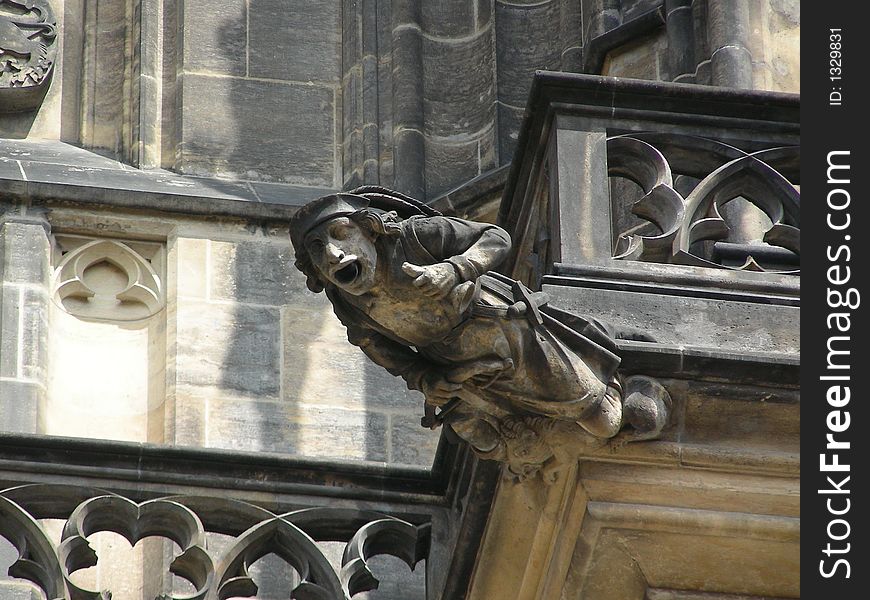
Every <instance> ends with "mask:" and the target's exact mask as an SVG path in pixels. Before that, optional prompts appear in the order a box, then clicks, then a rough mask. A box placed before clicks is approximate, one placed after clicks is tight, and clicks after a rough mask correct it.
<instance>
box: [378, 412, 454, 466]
mask: <svg viewBox="0 0 870 600" xmlns="http://www.w3.org/2000/svg"><path fill="white" fill-rule="evenodd" d="M422 406H423V404H422V402H421V403H420V414H415V415H393V416H392V417H391V418H390V462H391V463H401V464H405V465H417V466H421V467H430V466H432V462H433V461H434V459H435V451H436V450H437V449H438V441H439V440H440V439H441V430H440V429H439V430H437V431H432V430H431V429H427V428H425V427H423V426H422V425H420V417H421V416H423V415H422V412H423V410H422Z"/></svg>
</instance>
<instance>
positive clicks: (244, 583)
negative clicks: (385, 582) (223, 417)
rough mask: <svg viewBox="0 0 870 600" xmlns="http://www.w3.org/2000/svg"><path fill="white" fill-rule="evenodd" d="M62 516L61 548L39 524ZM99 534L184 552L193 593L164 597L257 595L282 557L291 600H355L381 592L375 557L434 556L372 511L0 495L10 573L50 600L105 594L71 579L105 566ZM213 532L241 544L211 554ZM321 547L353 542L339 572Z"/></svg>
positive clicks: (14, 491) (63, 491)
mask: <svg viewBox="0 0 870 600" xmlns="http://www.w3.org/2000/svg"><path fill="white" fill-rule="evenodd" d="M61 513H62V514H68V516H67V518H66V522H65V525H64V528H63V532H62V534H61V541H60V543H59V544H57V545H55V544H54V543H53V542H52V540H51V539H50V537H49V536H48V535H47V534H46V533H45V531H44V530H43V528H42V527H41V525H40V524H39V522H38V520H37V519H38V518H48V517H51V518H54V517H57V516H58V515H59V514H61ZM200 514H202V515H203V517H202V518H200ZM244 527H246V529H242V528H244ZM99 531H113V532H115V533H117V534H119V535H121V536H123V537H124V538H125V539H127V541H129V542H130V544H131V545H135V544H136V542H138V541H139V540H142V539H144V538H146V537H152V536H157V537H163V538H166V539H169V540H171V541H173V542H175V543H176V544H177V545H178V546H179V548H180V549H181V552H180V554H178V556H176V557H175V559H174V560H173V561H172V563H171V564H170V568H169V570H170V572H171V573H173V574H175V575H178V576H180V577H182V578H183V579H185V580H187V581H188V582H190V584H192V585H193V586H194V588H195V591H194V592H193V593H191V594H187V595H183V596H166V597H165V600H226V599H227V598H231V597H238V596H242V597H253V596H254V595H255V594H256V593H257V586H256V584H255V583H254V580H253V579H252V578H251V576H250V573H249V569H250V567H251V566H252V565H253V564H254V563H255V562H256V561H257V560H259V559H260V558H262V557H263V556H266V555H267V554H274V555H277V556H278V557H279V558H281V559H282V560H284V561H285V562H287V563H288V564H289V565H291V566H292V567H293V568H294V569H295V570H296V572H297V573H298V575H299V576H300V581H299V583H298V584H297V585H296V587H295V588H294V590H293V592H292V597H293V598H298V599H300V600H348V599H350V598H352V597H353V596H354V595H356V594H358V593H360V592H362V591H367V590H371V589H375V588H377V586H378V580H377V579H376V578H375V577H374V575H373V574H372V572H371V570H370V569H369V567H368V564H367V563H368V560H369V559H370V558H371V557H372V556H375V555H379V554H390V555H393V556H396V557H398V558H400V559H401V560H403V561H405V562H406V563H407V564H408V565H409V567H411V568H412V569H413V568H414V567H415V566H416V565H417V564H418V563H419V562H420V561H422V560H424V559H425V558H426V557H427V555H428V551H429V543H430V541H429V540H430V534H429V526H428V525H426V524H424V525H412V524H411V523H408V522H406V521H402V520H400V519H396V518H394V517H389V516H387V515H383V514H381V513H376V512H371V511H360V510H354V509H341V508H311V509H303V510H297V511H293V512H289V513H283V514H275V513H272V512H270V511H268V510H265V509H263V508H260V507H256V506H253V505H250V504H247V503H245V502H240V501H235V500H230V499H227V498H219V499H218V498H215V499H213V498H198V497H184V496H175V497H166V498H159V499H156V500H149V501H145V502H141V503H137V502H134V501H132V500H129V499H127V498H124V497H122V496H119V495H116V494H110V493H106V492H100V491H98V490H85V489H83V488H75V489H73V488H71V487H70V486H53V485H32V486H22V487H18V488H10V489H8V490H4V491H0V537H3V538H5V539H7V540H9V541H10V542H11V543H12V545H13V546H14V547H15V548H16V549H17V550H18V553H19V558H18V560H17V561H16V562H15V563H14V564H13V565H12V566H11V567H10V568H9V574H10V575H11V576H13V577H17V578H22V579H26V580H28V581H31V582H32V583H34V584H35V585H36V586H37V587H38V588H39V589H41V590H42V591H43V592H45V594H46V598H47V599H48V600H104V599H105V598H106V597H107V596H106V594H105V592H96V591H93V590H87V589H83V588H81V587H79V586H77V585H76V584H74V583H73V582H72V581H71V576H72V574H73V573H75V572H76V571H78V570H80V569H84V568H87V567H90V566H94V565H96V564H97V563H98V561H99V557H98V556H97V554H96V553H95V552H94V550H93V548H92V547H91V545H90V543H89V542H88V540H87V538H88V536H90V535H93V534H95V533H97V532H99ZM206 531H215V532H216V533H223V534H227V535H232V536H233V537H235V540H234V542H233V543H232V544H231V545H230V546H229V547H228V548H226V549H225V551H224V552H223V553H222V554H221V556H219V557H214V556H212V555H211V554H210V552H209V549H208V548H207V544H206ZM322 541H341V542H344V543H346V549H345V552H344V556H343V559H342V566H341V568H340V570H339V572H336V571H335V570H334V569H333V567H332V566H331V564H330V562H329V561H328V560H327V558H326V557H325V556H324V554H323V552H322V551H321V549H320V548H319V547H318V546H317V543H318V542H322Z"/></svg>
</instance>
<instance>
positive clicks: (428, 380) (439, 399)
mask: <svg viewBox="0 0 870 600" xmlns="http://www.w3.org/2000/svg"><path fill="white" fill-rule="evenodd" d="M421 383H422V385H423V390H422V391H423V394H424V395H425V396H426V403H427V404H431V405H432V406H442V405H444V404H446V403H447V402H449V401H450V400H451V399H452V398H455V397H456V396H457V394H458V393H459V390H461V389H462V384H461V383H455V382H452V381H447V379H445V377H444V375H443V374H441V373H438V372H429V373H428V374H426V375H424V376H423V379H422V381H421Z"/></svg>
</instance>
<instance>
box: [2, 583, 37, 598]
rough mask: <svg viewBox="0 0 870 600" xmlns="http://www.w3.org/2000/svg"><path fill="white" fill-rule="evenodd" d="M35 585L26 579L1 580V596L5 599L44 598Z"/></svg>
mask: <svg viewBox="0 0 870 600" xmlns="http://www.w3.org/2000/svg"><path fill="white" fill-rule="evenodd" d="M44 597H45V595H44V594H42V593H41V592H40V591H39V590H38V589H36V587H35V586H34V585H32V584H31V583H29V582H25V581H0V598H3V600H40V598H44Z"/></svg>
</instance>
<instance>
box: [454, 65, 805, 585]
mask: <svg viewBox="0 0 870 600" xmlns="http://www.w3.org/2000/svg"><path fill="white" fill-rule="evenodd" d="M798 116H799V99H798V97H797V96H792V95H785V94H772V93H762V92H749V91H735V90H726V89H715V88H704V87H699V86H690V85H678V84H669V83H662V82H650V81H634V80H623V79H613V78H604V77H597V76H587V75H574V74H565V73H547V72H539V73H537V74H536V77H535V81H534V84H533V86H532V91H531V96H530V99H529V102H528V104H527V108H526V118H525V122H524V126H523V129H522V130H521V133H520V138H519V141H518V150H517V154H516V155H515V157H514V162H513V165H512V168H511V173H510V175H509V178H508V182H507V187H506V191H505V195H504V197H503V201H502V205H501V209H500V212H499V221H498V223H499V224H500V225H501V226H503V227H504V228H505V229H507V230H508V231H509V232H510V234H511V236H512V239H513V243H514V245H513V250H512V252H513V253H512V255H511V256H510V257H509V259H508V261H507V264H506V266H503V267H502V268H501V270H502V272H503V273H504V274H506V275H509V276H511V277H514V278H517V279H521V280H523V281H524V282H525V283H526V284H527V285H528V286H529V287H530V288H532V289H535V290H538V289H540V290H542V291H543V292H545V293H546V294H547V295H548V296H549V297H550V298H551V301H552V303H553V304H554V305H557V306H559V307H560V308H563V309H567V310H570V311H572V312H574V313H576V314H579V315H584V316H591V317H596V318H599V319H601V320H602V321H605V322H608V323H611V324H612V325H614V326H616V327H624V328H626V329H633V330H641V331H643V332H644V333H646V334H648V335H649V336H650V337H651V338H652V339H653V340H654V341H650V340H648V339H646V340H643V341H641V340H631V339H628V340H617V353H618V354H619V356H620V357H621V359H622V361H621V363H620V369H621V371H622V372H623V373H624V374H633V373H636V374H644V375H648V376H651V377H655V378H656V379H657V380H658V381H659V382H660V383H661V384H662V385H663V386H664V388H665V389H666V390H667V391H668V393H669V394H670V397H671V399H672V400H673V414H672V417H671V419H670V421H669V423H668V424H667V425H666V426H665V428H664V430H663V432H662V435H661V437H660V439H658V440H654V441H645V442H640V443H629V444H626V445H624V446H622V447H613V446H611V447H605V448H599V449H589V448H585V449H584V448H581V447H580V446H581V445H580V444H579V443H574V444H572V443H571V441H570V440H563V446H562V447H560V448H558V449H557V450H556V451H557V453H560V454H561V455H563V456H569V457H570V462H571V464H572V466H571V468H569V469H566V470H563V472H562V474H560V477H559V479H558V480H557V481H556V482H555V483H554V484H552V485H550V486H547V485H545V484H543V483H541V482H540V481H535V480H531V481H525V482H522V483H511V482H509V481H507V480H505V479H503V480H502V481H501V482H500V484H499V487H498V489H497V491H496V495H495V499H494V502H493V508H492V511H491V513H490V517H489V521H488V525H487V531H486V535H485V537H484V541H483V545H482V549H481V556H486V557H487V561H486V563H485V568H481V567H479V568H478V571H477V573H476V577H475V579H474V581H473V582H472V584H471V591H470V593H469V596H468V598H471V599H474V600H483V599H488V598H495V597H511V598H514V597H515V598H523V599H526V598H529V599H531V598H535V599H561V600H568V599H570V600H580V599H589V600H592V599H594V600H625V599H632V600H658V599H661V598H669V599H683V598H685V599H695V598H705V599H711V600H712V599H716V600H736V599H738V598H739V599H741V600H743V599H746V598H759V599H760V598H795V597H798V596H799V588H800V576H799V564H800V560H799V541H800V519H799V514H800V502H799V500H800V494H799V490H800V457H799V435H800V415H799V412H800V410H799V409H800V401H799V378H798V370H799V363H800V344H799V341H800V340H799V324H800V298H799V295H800V277H799V267H800V260H799V255H800V245H799V236H800V208H799V197H798V189H799V188H798V185H799V180H798V169H797V166H798V159H799V152H798V144H799V131H800V129H799V121H798Z"/></svg>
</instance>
